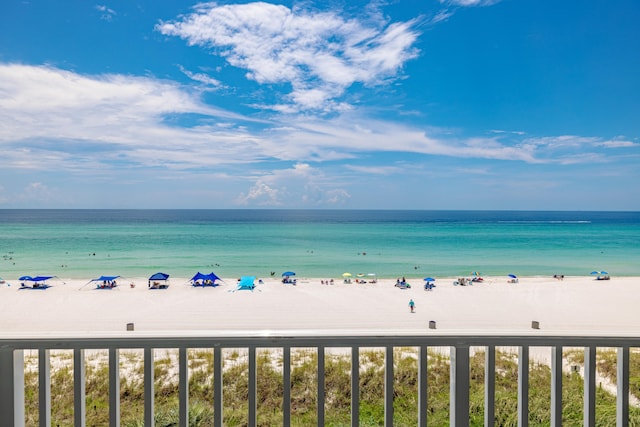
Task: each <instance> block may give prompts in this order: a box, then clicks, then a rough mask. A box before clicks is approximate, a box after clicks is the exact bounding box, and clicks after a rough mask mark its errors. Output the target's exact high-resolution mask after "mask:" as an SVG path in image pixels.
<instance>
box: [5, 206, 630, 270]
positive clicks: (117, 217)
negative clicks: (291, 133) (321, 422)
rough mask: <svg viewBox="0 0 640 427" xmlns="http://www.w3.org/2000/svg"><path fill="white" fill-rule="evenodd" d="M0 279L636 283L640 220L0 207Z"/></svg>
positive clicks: (592, 215)
mask: <svg viewBox="0 0 640 427" xmlns="http://www.w3.org/2000/svg"><path fill="white" fill-rule="evenodd" d="M0 257H1V258H0V277H3V278H4V279H10V280H15V279H16V278H17V277H19V276H23V275H30V276H35V275H55V276H58V277H61V278H72V279H85V278H86V279H87V280H89V279H92V278H95V277H98V276H100V275H120V276H124V277H131V278H133V277H147V276H149V275H151V274H153V273H156V272H158V271H162V272H165V273H168V274H170V275H171V276H174V277H185V278H188V277H191V276H193V275H194V274H195V273H196V272H198V271H200V272H203V273H209V272H211V271H213V272H215V273H216V274H217V275H218V276H220V277H223V278H229V277H231V278H235V277H239V276H242V275H253V276H257V277H268V276H270V275H274V276H278V277H279V276H280V275H281V274H282V272H284V271H294V272H295V273H296V275H297V277H300V278H303V277H318V278H327V279H328V278H340V277H341V276H342V274H343V273H345V272H350V273H351V274H353V275H354V276H355V275H356V274H365V275H367V274H375V275H377V276H378V277H381V278H396V277H402V276H404V277H407V278H418V277H426V276H432V277H436V278H437V277H455V276H468V275H470V274H471V272H473V271H478V272H480V273H482V274H484V275H488V276H501V275H504V276H506V275H508V274H516V275H519V276H548V275H554V274H564V275H572V276H576V275H577V276H581V275H585V276H586V275H589V274H590V273H591V272H592V271H602V270H605V271H607V272H609V273H610V274H611V275H612V276H640V212H565V211H562V212H540V211H408V210H407V211H395V210H271V209H269V210H0Z"/></svg>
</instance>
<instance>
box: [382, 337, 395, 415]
mask: <svg viewBox="0 0 640 427" xmlns="http://www.w3.org/2000/svg"><path fill="white" fill-rule="evenodd" d="M384 361H385V364H384V425H385V427H393V346H390V345H388V346H387V347H386V355H385V358H384Z"/></svg>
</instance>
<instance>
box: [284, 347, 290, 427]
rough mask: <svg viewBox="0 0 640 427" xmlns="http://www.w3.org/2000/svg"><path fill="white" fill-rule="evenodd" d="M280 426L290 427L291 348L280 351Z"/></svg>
mask: <svg viewBox="0 0 640 427" xmlns="http://www.w3.org/2000/svg"><path fill="white" fill-rule="evenodd" d="M282 385H283V387H284V390H283V391H282V425H283V426H284V427H289V426H290V425H291V347H288V346H287V347H284V348H283V349H282Z"/></svg>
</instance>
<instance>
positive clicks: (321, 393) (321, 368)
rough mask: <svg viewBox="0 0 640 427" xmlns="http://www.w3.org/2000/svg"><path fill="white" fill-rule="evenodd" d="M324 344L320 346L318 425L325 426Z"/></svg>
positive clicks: (319, 426)
mask: <svg viewBox="0 0 640 427" xmlns="http://www.w3.org/2000/svg"><path fill="white" fill-rule="evenodd" d="M324 356H325V355H324V346H319V347H318V393H317V395H318V411H317V412H318V427H321V426H324V401H325V390H324V385H325V381H324Z"/></svg>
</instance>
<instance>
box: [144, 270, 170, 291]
mask: <svg viewBox="0 0 640 427" xmlns="http://www.w3.org/2000/svg"><path fill="white" fill-rule="evenodd" d="M168 286H169V275H168V274H165V273H156V274H154V275H152V276H151V277H149V288H151V289H165V288H167V287H168Z"/></svg>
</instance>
